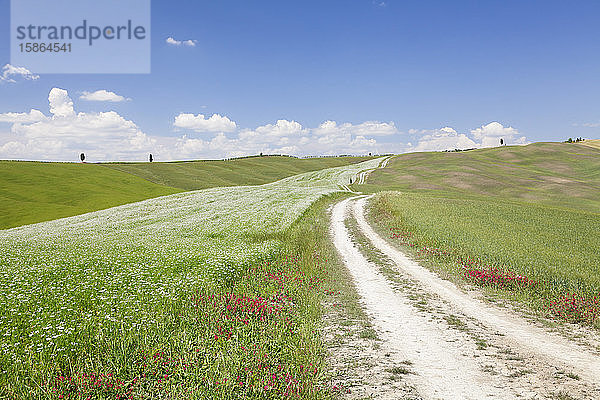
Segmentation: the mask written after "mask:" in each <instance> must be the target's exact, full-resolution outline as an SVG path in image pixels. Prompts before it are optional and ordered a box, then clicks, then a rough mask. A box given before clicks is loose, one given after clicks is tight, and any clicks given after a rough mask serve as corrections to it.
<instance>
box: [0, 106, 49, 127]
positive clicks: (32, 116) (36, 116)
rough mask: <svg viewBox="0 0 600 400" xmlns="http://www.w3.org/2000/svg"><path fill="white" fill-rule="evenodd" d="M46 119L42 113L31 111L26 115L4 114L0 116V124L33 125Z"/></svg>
mask: <svg viewBox="0 0 600 400" xmlns="http://www.w3.org/2000/svg"><path fill="white" fill-rule="evenodd" d="M46 119H48V117H46V116H45V115H44V113H43V112H41V111H39V110H35V109H31V110H30V111H29V112H28V113H14V112H9V113H4V114H0V122H9V123H13V124H15V123H33V122H39V121H44V120H46Z"/></svg>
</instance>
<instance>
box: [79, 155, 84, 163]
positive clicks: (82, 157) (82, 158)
mask: <svg viewBox="0 0 600 400" xmlns="http://www.w3.org/2000/svg"><path fill="white" fill-rule="evenodd" d="M79 158H80V159H81V162H84V161H85V154H83V153H81V154H80V155H79Z"/></svg>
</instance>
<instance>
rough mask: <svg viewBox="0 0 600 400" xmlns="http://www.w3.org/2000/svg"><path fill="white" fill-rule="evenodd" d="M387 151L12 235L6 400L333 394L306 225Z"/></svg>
mask: <svg viewBox="0 0 600 400" xmlns="http://www.w3.org/2000/svg"><path fill="white" fill-rule="evenodd" d="M379 162H380V161H379V160H371V161H367V162H363V163H360V164H355V165H350V166H346V167H337V168H330V169H325V170H322V171H316V172H309V173H304V174H300V175H296V176H293V177H289V178H286V179H283V180H280V181H277V182H274V183H271V184H266V185H262V186H248V187H239V186H238V187H230V188H214V189H206V190H201V191H193V192H187V193H178V194H174V195H169V196H163V197H160V198H155V199H149V200H144V201H142V202H138V203H133V204H128V205H123V206H119V207H114V208H111V209H108V210H101V211H96V212H93V213H88V214H83V215H79V216H75V217H70V218H65V219H61V220H56V221H49V222H44V223H39V224H35V225H28V226H24V227H20V228H14V229H10V230H4V231H0V239H1V242H0V243H1V245H0V251H1V252H2V261H0V305H1V306H2V308H1V310H2V313H1V315H0V336H1V337H2V342H1V348H0V368H1V370H2V374H1V375H0V395H1V396H3V397H8V398H19V399H22V398H74V399H84V398H120V399H125V398H132V399H133V398H145V396H147V395H148V394H149V393H151V394H152V395H153V396H155V397H156V396H158V397H161V398H162V397H178V396H179V397H186V398H206V399H208V398H220V397H244V396H245V397H252V398H281V397H288V396H290V397H293V396H302V397H305V398H324V397H326V396H327V391H326V390H324V388H323V387H321V386H320V385H321V384H322V381H323V375H322V374H323V369H322V366H321V365H320V364H319V360H320V359H321V355H320V351H321V349H322V347H321V345H320V342H319V332H318V329H317V327H318V324H319V315H318V312H319V311H318V310H319V307H318V304H319V301H320V300H319V298H320V297H319V296H321V295H322V294H323V290H324V288H323V280H324V275H325V268H324V266H323V265H324V263H326V262H327V261H326V258H325V257H322V256H321V255H320V254H319V252H318V251H316V250H315V249H314V248H313V247H314V244H313V245H311V241H310V240H309V241H306V239H307V238H308V237H310V232H314V229H313V228H311V229H310V232H307V231H306V222H303V221H306V218H308V217H307V216H306V215H307V213H308V214H310V212H311V211H310V210H309V209H310V207H311V205H312V204H314V203H315V202H319V199H321V198H323V197H324V196H330V195H334V194H335V193H338V192H340V190H341V185H344V184H346V183H347V182H348V181H349V179H350V177H353V176H355V175H356V174H357V173H358V172H360V171H361V170H364V169H369V168H374V167H376V166H377V165H378V164H379ZM302 216H304V218H301V217H302ZM299 218H301V219H300V220H299ZM302 229H305V230H304V231H303V233H302V234H299V233H298V232H299V230H302ZM313 235H314V233H313ZM325 239H326V238H325ZM322 241H323V238H320V239H317V240H314V243H322ZM311 246H313V247H311Z"/></svg>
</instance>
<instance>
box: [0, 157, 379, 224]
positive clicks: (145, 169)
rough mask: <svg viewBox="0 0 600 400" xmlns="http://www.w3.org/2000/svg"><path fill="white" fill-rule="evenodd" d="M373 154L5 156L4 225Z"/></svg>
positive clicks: (0, 167)
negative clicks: (118, 159) (91, 159)
mask: <svg viewBox="0 0 600 400" xmlns="http://www.w3.org/2000/svg"><path fill="white" fill-rule="evenodd" d="M367 159H369V158H368V157H327V158H310V159H297V158H293V157H278V156H272V157H271V156H270V157H250V158H240V159H233V160H225V161H190V162H173V163H107V164H74V163H41V162H19V161H0V182H2V187H0V209H2V210H3V211H5V212H3V213H1V214H0V229H6V228H12V227H15V226H20V225H25V224H32V223H36V222H42V221H48V220H52V219H57V218H63V217H70V216H72V215H78V214H83V213H86V212H90V211H96V210H101V209H105V208H109V207H114V206H118V205H121V204H127V203H132V202H135V201H140V200H144V199H149V198H153V197H158V196H164V195H168V194H173V193H178V192H182V191H187V190H197V189H207V188H211V187H218V186H238V185H261V184H264V183H269V182H274V181H276V180H278V179H282V178H285V177H288V176H292V175H296V174H301V173H304V172H308V171H317V170H320V169H324V168H330V167H338V166H343V165H349V164H353V163H357V162H360V161H365V160H367Z"/></svg>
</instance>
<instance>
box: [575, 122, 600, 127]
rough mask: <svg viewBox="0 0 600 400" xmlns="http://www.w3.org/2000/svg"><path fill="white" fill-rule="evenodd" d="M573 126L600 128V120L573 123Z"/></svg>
mask: <svg viewBox="0 0 600 400" xmlns="http://www.w3.org/2000/svg"><path fill="white" fill-rule="evenodd" d="M573 126H583V127H584V128H600V122H584V123H583V124H573Z"/></svg>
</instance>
